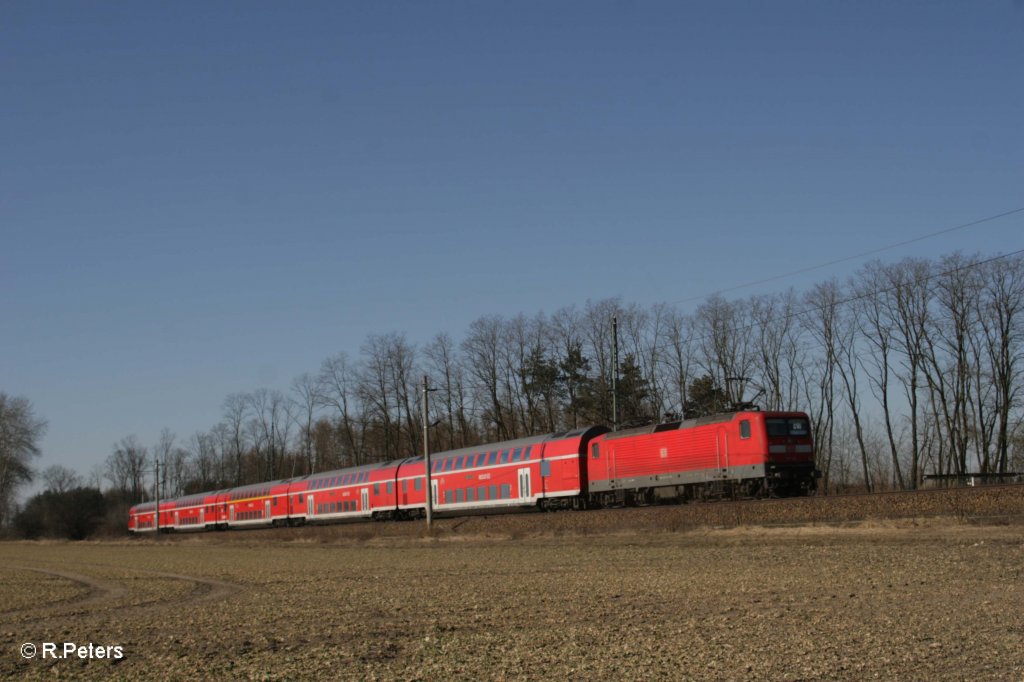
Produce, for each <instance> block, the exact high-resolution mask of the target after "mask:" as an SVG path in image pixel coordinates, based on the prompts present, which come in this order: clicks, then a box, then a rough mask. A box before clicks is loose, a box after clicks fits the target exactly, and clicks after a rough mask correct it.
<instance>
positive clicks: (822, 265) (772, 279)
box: [675, 206, 1024, 303]
mask: <svg viewBox="0 0 1024 682" xmlns="http://www.w3.org/2000/svg"><path fill="white" fill-rule="evenodd" d="M1022 212H1024V206H1022V207H1020V208H1015V209H1013V210H1012V211H1006V212H1004V213H998V214H996V215H990V216H987V217H985V218H979V219H978V220H972V221H971V222H969V223H963V224H961V225H955V226H953V227H947V228H945V229H942V230H937V231H936V232H930V233H929V234H925V235H922V236H920V237H914V238H913V239H907V240H904V241H901V242H896V243H895V244H889V245H888V246H882V247H879V248H877V249H871V250H870V251H864V252H861V253H857V254H854V255H852V256H846V257H844V258H837V259H835V260H831V261H828V262H827V263H820V264H818V265H811V266H809V267H806V268H801V269H799V270H793V271H792V272H787V273H784V274H781V275H774V276H772V277H767V278H765V279H759V280H757V281H754V282H747V283H745V284H737V285H736V286H732V287H727V288H725V289H719V290H718V291H713V292H711V293H709V294H702V295H700V296H691V297H689V298H684V299H681V300H678V301H675V302H676V303H690V302H692V301H699V300H703V299H707V298H710V297H712V296H718V295H720V294H725V293H729V292H731V291H736V290H738V289H746V288H747V287H753V286H757V285H759V284H768V283H769V282H777V281H778V280H780V279H785V278H787V277H793V276H795V275H802V274H805V273H808V272H813V271H815V270H820V269H822V268H827V267H831V266H833V265H838V264H840V263H846V262H848V261H851V260H857V259H858V258H865V257H867V256H873V255H875V254H877V253H882V252H883V251H889V250H891V249H896V248H899V247H901V246H907V245H908V244H914V243H916V242H920V241H924V240H925V239H931V238H932V237H938V236H940V235H943V234H948V233H950V232H956V231H957V230H963V229H966V228H968V227H974V226H975V225H981V224H982V223H987V222H991V221H993V220H998V219H1000V218H1005V217H1007V216H1011V215H1015V214H1017V213H1022Z"/></svg>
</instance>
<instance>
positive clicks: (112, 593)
mask: <svg viewBox="0 0 1024 682" xmlns="http://www.w3.org/2000/svg"><path fill="white" fill-rule="evenodd" d="M9 568H12V569H14V570H17V571H31V572H33V573H42V574H44V575H50V576H55V577H57V578H63V579H64V580H69V581H71V582H73V583H76V584H78V585H82V586H84V587H85V588H86V590H87V591H86V593H85V594H84V595H75V596H72V597H69V598H67V599H57V600H55V601H50V602H45V603H43V604H38V605H34V606H26V607H23V608H18V609H10V610H7V611H0V614H2V615H4V616H11V615H17V614H20V613H32V612H33V611H40V610H43V609H51V608H61V609H66V608H68V607H72V608H76V609H77V608H79V607H82V606H85V607H89V606H92V605H93V604H99V603H103V602H106V601H112V600H114V599H117V598H119V597H122V596H124V595H125V594H126V593H127V590H125V589H124V588H123V587H121V586H120V585H116V584H110V583H107V582H104V581H102V580H98V579H96V578H94V577H92V576H88V575H83V574H82V573H72V572H71V571H57V570H54V569H50V568H36V567H32V566H21V565H12V566H9ZM48 617H49V616H41V617H37V618H30V619H28V620H27V621H23V622H30V621H34V620H46V619H47V618H48Z"/></svg>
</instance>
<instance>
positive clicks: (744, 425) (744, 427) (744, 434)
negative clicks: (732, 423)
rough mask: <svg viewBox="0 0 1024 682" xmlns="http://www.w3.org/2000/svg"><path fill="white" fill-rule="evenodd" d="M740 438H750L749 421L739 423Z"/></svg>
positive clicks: (744, 420)
mask: <svg viewBox="0 0 1024 682" xmlns="http://www.w3.org/2000/svg"><path fill="white" fill-rule="evenodd" d="M740 438H744V439H746V438H750V420H748V419H743V420H741V421H740Z"/></svg>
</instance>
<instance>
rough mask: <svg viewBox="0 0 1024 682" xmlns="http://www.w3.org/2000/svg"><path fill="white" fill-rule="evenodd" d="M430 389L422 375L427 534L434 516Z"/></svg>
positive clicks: (425, 377)
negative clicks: (428, 404) (428, 399)
mask: <svg viewBox="0 0 1024 682" xmlns="http://www.w3.org/2000/svg"><path fill="white" fill-rule="evenodd" d="M430 391H431V389H430V388H429V386H428V385H427V375H426V374H424V375H423V470H424V471H425V472H426V482H427V490H426V493H427V532H430V524H431V523H432V522H433V515H434V491H433V486H432V484H431V482H430V422H429V421H428V417H427V414H428V412H427V396H428V395H429V394H430Z"/></svg>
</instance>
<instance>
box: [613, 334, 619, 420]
mask: <svg viewBox="0 0 1024 682" xmlns="http://www.w3.org/2000/svg"><path fill="white" fill-rule="evenodd" d="M612 358H613V369H612V431H618V430H619V318H618V317H612Z"/></svg>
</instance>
